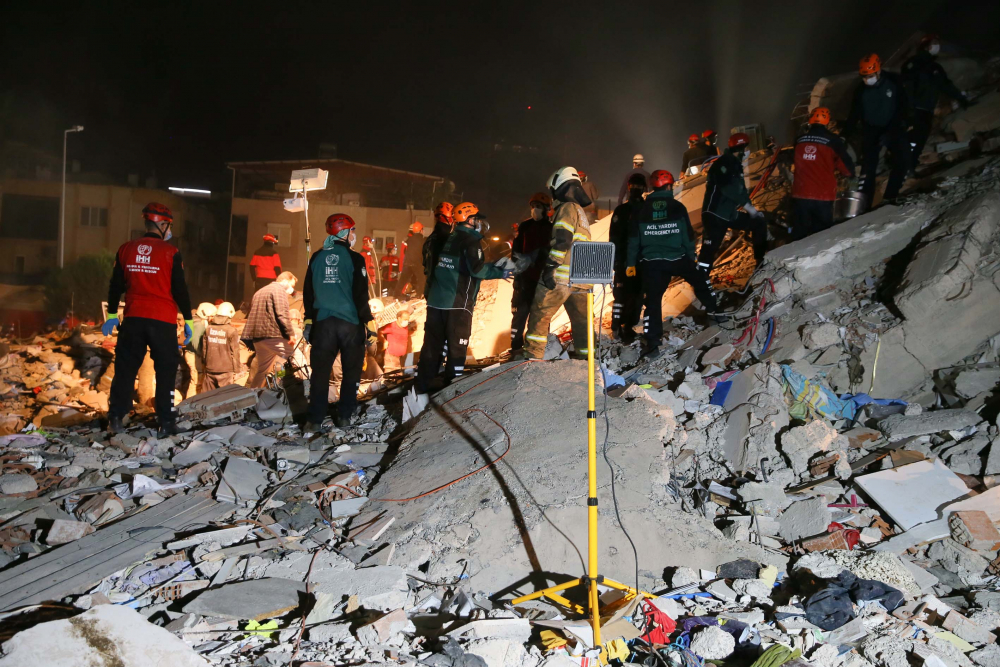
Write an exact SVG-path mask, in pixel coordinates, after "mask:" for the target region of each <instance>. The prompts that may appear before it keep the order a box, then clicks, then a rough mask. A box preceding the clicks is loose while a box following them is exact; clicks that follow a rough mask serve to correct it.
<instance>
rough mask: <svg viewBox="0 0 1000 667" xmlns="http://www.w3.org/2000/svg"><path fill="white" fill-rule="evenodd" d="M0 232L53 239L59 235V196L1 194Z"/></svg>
mask: <svg viewBox="0 0 1000 667" xmlns="http://www.w3.org/2000/svg"><path fill="white" fill-rule="evenodd" d="M0 236H2V237H5V238H11V239H36V240H41V241H55V240H57V239H58V238H59V197H35V196H33V195H14V194H5V195H4V196H3V198H2V199H0Z"/></svg>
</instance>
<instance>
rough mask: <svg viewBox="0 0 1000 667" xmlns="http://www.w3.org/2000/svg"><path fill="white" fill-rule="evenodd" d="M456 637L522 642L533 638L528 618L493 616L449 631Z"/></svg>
mask: <svg viewBox="0 0 1000 667" xmlns="http://www.w3.org/2000/svg"><path fill="white" fill-rule="evenodd" d="M448 636H449V637H454V638H455V639H490V638H493V639H510V640H513V641H516V642H519V643H521V644H523V643H525V642H526V641H528V640H529V639H530V638H531V623H530V622H529V621H528V619H526V618H491V619H483V620H480V621H472V622H471V623H466V624H465V625H463V626H461V627H458V628H455V629H454V630H451V631H450V632H448Z"/></svg>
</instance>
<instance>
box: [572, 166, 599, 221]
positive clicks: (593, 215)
mask: <svg viewBox="0 0 1000 667" xmlns="http://www.w3.org/2000/svg"><path fill="white" fill-rule="evenodd" d="M577 173H578V174H580V182H581V183H583V191H584V192H586V193H587V196H588V197H590V206H587V207H586V208H584V209H583V210H584V212H585V213H586V214H587V219H588V220H590V224H594V223H595V222H597V199H598V198H599V197H600V196H601V195H600V193H599V192H598V191H597V186H596V185H595V184H594V183H593V181H591V180H590V177H589V176H587V172H585V171H580V172H577Z"/></svg>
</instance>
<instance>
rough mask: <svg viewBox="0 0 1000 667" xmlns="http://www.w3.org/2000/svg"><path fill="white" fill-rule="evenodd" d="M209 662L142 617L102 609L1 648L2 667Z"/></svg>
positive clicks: (203, 666)
mask: <svg viewBox="0 0 1000 667" xmlns="http://www.w3.org/2000/svg"><path fill="white" fill-rule="evenodd" d="M210 664H211V663H209V662H208V661H207V660H205V659H204V658H202V657H201V656H200V655H198V654H197V653H195V651H194V649H192V648H191V647H190V646H188V645H187V644H185V643H184V641H183V640H181V639H180V638H178V637H176V636H174V635H173V634H172V633H171V632H168V631H167V630H165V629H163V628H161V627H159V626H156V625H153V624H152V623H150V622H149V621H147V620H146V619H145V618H143V617H142V615H140V614H139V613H138V612H136V611H134V610H133V609H130V608H129V607H125V606H119V605H107V604H105V605H100V606H97V607H94V608H93V609H90V610H88V611H85V612H83V613H82V614H80V615H78V616H74V617H72V618H68V619H64V620H60V621H49V622H48V623H40V624H38V625H36V626H34V627H32V628H29V629H28V630H23V631H21V632H19V633H17V634H16V635H14V636H13V637H12V638H11V639H9V640H7V641H6V642H4V644H3V657H2V658H0V667H24V666H25V665H46V667H79V665H109V666H110V665H115V667H146V666H148V665H170V666H171V667H208V665H210Z"/></svg>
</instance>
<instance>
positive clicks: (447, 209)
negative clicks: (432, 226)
mask: <svg viewBox="0 0 1000 667" xmlns="http://www.w3.org/2000/svg"><path fill="white" fill-rule="evenodd" d="M452 209H454V207H453V206H452V205H451V202H447V201H443V202H441V203H440V204H438V205H437V206H435V207H434V217H435V218H436V219H437V220H438V221H440V222H446V223H448V224H449V225H450V224H451V223H452V220H451V212H452Z"/></svg>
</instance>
